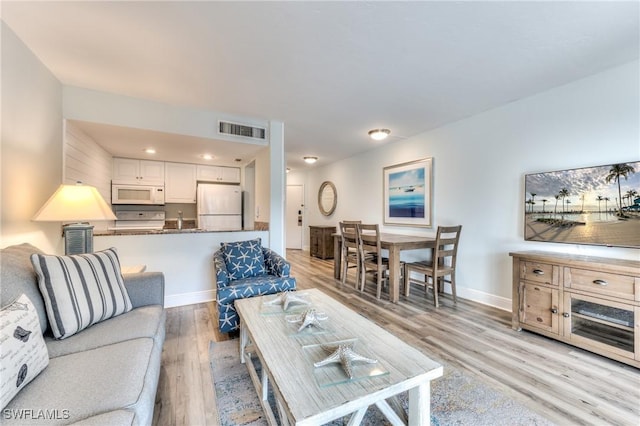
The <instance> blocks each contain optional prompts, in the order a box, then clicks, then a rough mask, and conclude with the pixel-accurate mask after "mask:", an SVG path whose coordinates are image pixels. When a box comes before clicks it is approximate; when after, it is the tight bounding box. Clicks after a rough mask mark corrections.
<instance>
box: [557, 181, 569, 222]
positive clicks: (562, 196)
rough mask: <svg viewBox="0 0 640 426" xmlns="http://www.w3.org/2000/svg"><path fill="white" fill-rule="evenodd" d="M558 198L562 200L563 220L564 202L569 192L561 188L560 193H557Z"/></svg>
mask: <svg viewBox="0 0 640 426" xmlns="http://www.w3.org/2000/svg"><path fill="white" fill-rule="evenodd" d="M558 196H559V197H560V198H562V218H563V219H564V200H565V198H567V197H568V196H569V190H568V189H567V188H562V189H561V190H560V192H558Z"/></svg>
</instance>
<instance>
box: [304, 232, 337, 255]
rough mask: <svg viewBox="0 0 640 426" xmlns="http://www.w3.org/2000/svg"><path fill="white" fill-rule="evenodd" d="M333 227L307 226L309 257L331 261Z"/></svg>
mask: <svg viewBox="0 0 640 426" xmlns="http://www.w3.org/2000/svg"><path fill="white" fill-rule="evenodd" d="M335 232H336V227H335V226H309V234H310V236H309V242H310V246H311V247H310V251H311V256H315V257H319V258H320V259H333V236H332V235H333V234H335Z"/></svg>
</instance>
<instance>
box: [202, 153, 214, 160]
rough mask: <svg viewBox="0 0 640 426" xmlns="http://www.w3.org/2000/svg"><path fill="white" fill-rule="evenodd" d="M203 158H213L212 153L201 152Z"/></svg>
mask: <svg viewBox="0 0 640 426" xmlns="http://www.w3.org/2000/svg"><path fill="white" fill-rule="evenodd" d="M202 159H203V160H213V155H211V154H202Z"/></svg>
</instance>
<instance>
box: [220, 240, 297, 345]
mask: <svg viewBox="0 0 640 426" xmlns="http://www.w3.org/2000/svg"><path fill="white" fill-rule="evenodd" d="M213 266H214V270H215V274H216V287H217V291H216V303H217V304H218V313H219V316H218V328H219V329H220V331H221V332H223V333H228V332H230V331H235V330H237V329H238V328H239V322H240V319H239V318H238V314H237V312H236V308H235V305H234V302H235V301H236V300H237V299H244V298H247V297H254V296H263V295H265V294H274V293H279V292H281V291H293V290H295V289H296V279H295V278H292V277H290V276H289V274H290V271H291V264H290V263H289V262H287V261H286V260H285V259H284V258H283V257H282V256H280V255H279V254H278V253H276V252H274V251H273V250H270V249H268V248H266V247H262V243H261V240H260V238H256V239H254V240H248V241H237V242H232V243H220V249H219V250H218V251H216V252H215V253H214V254H213Z"/></svg>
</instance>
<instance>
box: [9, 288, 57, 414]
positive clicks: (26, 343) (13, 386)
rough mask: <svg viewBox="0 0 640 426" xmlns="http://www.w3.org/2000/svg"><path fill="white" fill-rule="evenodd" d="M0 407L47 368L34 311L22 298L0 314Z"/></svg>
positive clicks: (47, 358) (30, 304)
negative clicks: (0, 370) (0, 359)
mask: <svg viewBox="0 0 640 426" xmlns="http://www.w3.org/2000/svg"><path fill="white" fill-rule="evenodd" d="M0 354H2V374H0V407H2V408H4V407H6V406H7V404H8V403H9V402H10V401H11V400H12V399H13V397H14V396H16V395H17V394H18V392H20V390H21V389H22V388H23V387H25V386H26V385H27V383H29V382H30V381H32V380H33V379H35V378H36V376H37V375H38V374H40V372H41V371H42V370H44V369H45V368H46V367H47V365H49V352H48V351H47V346H46V345H45V343H44V339H43V338H42V331H41V330H40V320H39V318H38V313H37V312H36V308H35V306H34V305H33V303H32V302H31V300H29V298H28V297H27V296H26V295H24V294H23V295H22V296H20V297H19V298H18V299H17V300H16V301H14V302H13V303H11V304H10V305H8V306H6V307H4V308H2V311H0Z"/></svg>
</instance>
